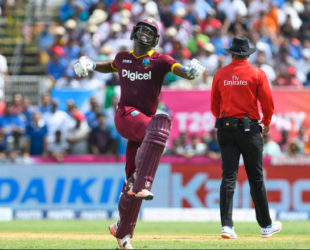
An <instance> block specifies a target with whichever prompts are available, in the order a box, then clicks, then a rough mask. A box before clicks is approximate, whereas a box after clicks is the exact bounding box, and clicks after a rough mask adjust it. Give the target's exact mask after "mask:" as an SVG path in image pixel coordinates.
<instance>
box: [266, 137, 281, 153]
mask: <svg viewBox="0 0 310 250" xmlns="http://www.w3.org/2000/svg"><path fill="white" fill-rule="evenodd" d="M263 142H264V149H263V156H277V155H280V154H281V148H280V146H279V144H278V143H276V142H275V141H273V140H271V138H270V134H269V133H268V134H263Z"/></svg>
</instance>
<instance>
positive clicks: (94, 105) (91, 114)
mask: <svg viewBox="0 0 310 250" xmlns="http://www.w3.org/2000/svg"><path fill="white" fill-rule="evenodd" d="M89 104H90V110H89V111H87V112H86V113H85V117H86V119H87V123H88V126H89V127H90V128H95V127H97V126H98V124H99V122H98V119H97V115H98V114H99V113H100V112H101V110H100V106H99V104H98V101H97V99H96V98H95V97H94V96H92V97H91V98H90V100H89ZM113 120H114V116H113Z"/></svg>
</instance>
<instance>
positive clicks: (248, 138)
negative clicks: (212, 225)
mask: <svg viewBox="0 0 310 250" xmlns="http://www.w3.org/2000/svg"><path fill="white" fill-rule="evenodd" d="M217 136H218V141H219V145H220V149H221V154H222V171H223V172H222V183H221V190H220V210H221V222H222V226H225V225H226V226H231V227H232V226H233V221H232V207H233V195H234V189H235V186H236V181H237V175H238V168H239V159H240V154H242V156H243V160H244V165H245V170H246V173H247V176H248V179H249V183H250V192H251V196H252V199H253V202H254V206H255V212H256V219H257V221H258V224H259V225H260V226H261V227H266V226H269V225H270V224H271V218H270V215H269V208H268V200H267V194H266V189H265V185H264V179H263V168H262V162H263V160H262V158H263V156H262V153H263V140H262V136H261V127H260V126H259V125H258V124H253V125H251V131H250V132H244V129H243V127H241V126H239V128H237V129H233V130H225V129H222V128H219V129H218V131H217Z"/></svg>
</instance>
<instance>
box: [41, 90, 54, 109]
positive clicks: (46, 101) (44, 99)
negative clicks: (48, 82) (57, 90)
mask: <svg viewBox="0 0 310 250" xmlns="http://www.w3.org/2000/svg"><path fill="white" fill-rule="evenodd" d="M39 111H40V112H41V114H43V115H44V114H46V113H50V112H52V99H51V95H50V94H49V93H48V92H47V93H44V94H43V95H42V96H41V106H39Z"/></svg>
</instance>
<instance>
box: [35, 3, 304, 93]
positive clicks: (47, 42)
mask: <svg viewBox="0 0 310 250" xmlns="http://www.w3.org/2000/svg"><path fill="white" fill-rule="evenodd" d="M58 16H59V18H58V20H57V21H56V20H55V22H46V23H41V28H40V29H37V32H36V34H34V36H35V39H36V42H37V45H38V47H39V48H40V55H41V62H42V64H45V65H46V72H47V75H48V76H49V79H50V87H73V88H77V87H79V88H80V87H82V88H98V87H104V85H105V83H107V82H108V81H109V80H112V77H113V76H112V74H109V75H103V74H99V75H97V74H95V78H96V79H98V80H100V83H96V84H97V85H96V84H94V85H92V84H85V83H82V82H79V81H76V79H75V76H74V73H73V71H72V63H73V62H74V61H75V60H76V59H77V58H78V57H79V56H81V55H87V56H88V57H90V58H91V59H92V60H95V61H97V60H105V59H113V58H114V56H115V54H116V53H117V52H118V51H122V50H128V51H129V50H131V49H132V48H131V46H132V42H130V32H131V29H132V27H133V25H134V24H135V23H136V22H137V21H138V20H140V19H142V18H145V17H152V18H154V19H156V20H157V21H158V23H159V26H160V35H161V38H160V41H159V45H158V47H157V48H156V49H157V50H158V51H160V52H162V53H164V54H169V55H171V56H172V57H174V58H175V59H176V60H178V61H179V62H181V63H183V64H186V63H187V61H188V60H190V59H191V58H193V57H196V58H198V59H199V60H201V62H202V63H203V65H205V66H206V68H207V71H206V73H205V74H204V75H203V76H202V77H201V78H200V79H197V81H194V82H189V81H183V80H181V79H179V78H178V77H177V76H175V75H173V74H168V75H167V76H166V79H165V85H167V86H170V87H172V88H177V87H181V88H193V87H202V88H210V86H211V83H212V76H213V75H214V73H215V71H216V70H217V69H219V68H220V67H222V66H225V65H227V64H228V63H229V62H230V60H231V58H230V57H229V55H227V53H226V51H225V48H228V47H229V46H230V44H231V41H232V37H233V36H237V35H242V36H247V37H248V38H249V39H250V42H251V46H255V47H256V48H257V52H256V53H255V54H253V55H252V56H251V57H250V61H251V62H252V63H253V64H255V65H257V66H258V67H260V68H262V69H263V70H264V71H265V72H266V74H267V76H268V79H269V81H270V85H271V87H276V86H287V87H293V88H304V87H305V86H309V85H310V2H309V1H306V0H304V1H302V0H287V1H284V0H244V1H241V0H208V1H207V0H195V1H194V0H159V1H151V0H131V1H129V0H106V1H100V0H77V1H72V0H66V1H64V2H63V3H62V4H61V6H60V7H59V13H58ZM115 78H117V76H115Z"/></svg>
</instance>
